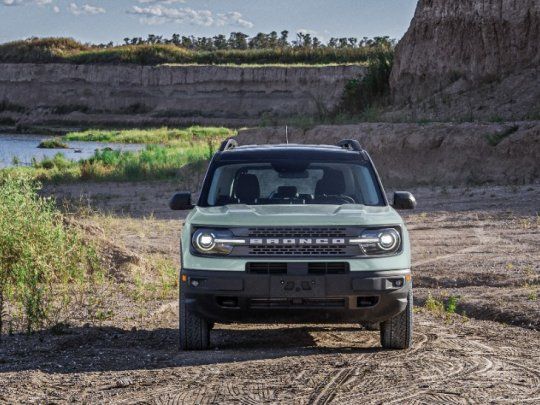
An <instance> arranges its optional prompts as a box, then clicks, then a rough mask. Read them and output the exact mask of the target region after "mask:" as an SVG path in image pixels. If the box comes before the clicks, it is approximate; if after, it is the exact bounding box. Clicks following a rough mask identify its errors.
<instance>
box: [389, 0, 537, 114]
mask: <svg viewBox="0 0 540 405" xmlns="http://www.w3.org/2000/svg"><path fill="white" fill-rule="evenodd" d="M539 66H540V0H420V1H419V2H418V6H417V9H416V13H415V16H414V18H413V20H412V22H411V26H410V28H409V30H408V31H407V33H406V34H405V36H404V37H403V39H402V40H401V41H400V42H399V45H398V47H397V50H396V58H395V65H394V68H393V71H392V75H391V88H392V94H393V99H394V102H395V103H396V104H397V105H400V106H406V107H409V109H416V110H417V112H424V113H426V112H427V113H428V115H429V114H431V115H432V117H434V118H437V117H439V118H442V119H451V118H452V116H454V117H455V118H468V116H470V118H473V119H474V118H487V117H489V116H490V115H498V116H500V117H501V118H506V119H516V118H530V117H529V116H531V115H534V118H537V117H536V115H540V75H539ZM445 114H446V115H447V116H445Z"/></svg>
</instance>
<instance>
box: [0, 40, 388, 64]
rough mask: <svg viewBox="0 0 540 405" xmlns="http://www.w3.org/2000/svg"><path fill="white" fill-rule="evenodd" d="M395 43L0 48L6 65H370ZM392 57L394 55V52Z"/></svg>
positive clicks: (30, 43)
mask: <svg viewBox="0 0 540 405" xmlns="http://www.w3.org/2000/svg"><path fill="white" fill-rule="evenodd" d="M392 48H393V46H392V43H391V41H385V42H382V43H380V44H377V45H371V46H359V47H326V46H322V47H317V48H313V47H303V46H299V47H292V46H287V47H282V48H267V49H253V48H250V49H223V50H211V51H206V50H194V49H187V48H184V47H181V46H176V45H173V44H140V45H122V46H109V47H99V46H95V45H88V44H81V43H79V42H77V41H75V40H73V39H70V38H32V39H28V40H22V41H14V42H8V43H4V44H0V62H4V63H6V62H7V63H52V62H54V63H77V64H87V63H88V64H90V63H100V64H102V63H111V64H124V63H133V64H139V65H158V64H166V63H167V64H171V63H172V64H197V65H268V64H279V65H291V64H301V65H327V64H349V63H367V62H369V61H370V60H372V59H374V58H377V55H379V54H380V53H381V52H382V53H386V52H388V51H389V50H390V51H392ZM392 52H393V51H392Z"/></svg>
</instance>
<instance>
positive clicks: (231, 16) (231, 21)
mask: <svg viewBox="0 0 540 405" xmlns="http://www.w3.org/2000/svg"><path fill="white" fill-rule="evenodd" d="M217 21H218V22H217V25H237V26H239V27H244V28H253V23H252V22H251V21H248V20H246V19H245V18H244V17H243V16H242V14H240V13H239V12H238V11H230V12H228V13H225V14H218V20H217Z"/></svg>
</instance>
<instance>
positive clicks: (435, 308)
mask: <svg viewBox="0 0 540 405" xmlns="http://www.w3.org/2000/svg"><path fill="white" fill-rule="evenodd" d="M424 307H425V308H426V309H427V310H428V311H431V312H438V313H442V312H444V303H443V302H442V301H439V300H438V299H436V298H434V297H433V296H432V295H431V293H429V294H428V297H427V299H426V302H425V304H424Z"/></svg>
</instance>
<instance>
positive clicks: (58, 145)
mask: <svg viewBox="0 0 540 405" xmlns="http://www.w3.org/2000/svg"><path fill="white" fill-rule="evenodd" d="M38 148H41V149H67V148H68V144H67V143H65V142H62V140H60V139H58V138H53V139H45V140H43V141H41V142H40V143H39V145H38Z"/></svg>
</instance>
